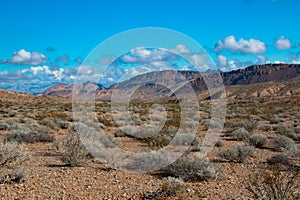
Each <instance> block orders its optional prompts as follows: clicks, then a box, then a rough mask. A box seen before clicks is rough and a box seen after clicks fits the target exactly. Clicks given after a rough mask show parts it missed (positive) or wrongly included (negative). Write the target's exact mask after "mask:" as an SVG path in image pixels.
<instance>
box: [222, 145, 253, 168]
mask: <svg viewBox="0 0 300 200" xmlns="http://www.w3.org/2000/svg"><path fill="white" fill-rule="evenodd" d="M253 151H254V150H253V147H251V146H248V145H239V144H237V145H235V146H233V147H231V148H229V149H227V150H224V151H221V152H220V153H219V154H218V156H219V157H221V158H223V159H225V160H228V161H231V162H238V163H243V162H244V161H245V159H246V158H247V157H248V156H253Z"/></svg>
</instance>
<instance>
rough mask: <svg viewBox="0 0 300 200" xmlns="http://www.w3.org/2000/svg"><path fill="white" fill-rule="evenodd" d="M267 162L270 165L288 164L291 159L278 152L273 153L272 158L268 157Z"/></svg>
mask: <svg viewBox="0 0 300 200" xmlns="http://www.w3.org/2000/svg"><path fill="white" fill-rule="evenodd" d="M267 163H268V164H270V165H278V164H282V165H288V164H290V159H289V158H288V156H287V155H284V154H276V155H273V156H272V157H271V158H268V159H267Z"/></svg>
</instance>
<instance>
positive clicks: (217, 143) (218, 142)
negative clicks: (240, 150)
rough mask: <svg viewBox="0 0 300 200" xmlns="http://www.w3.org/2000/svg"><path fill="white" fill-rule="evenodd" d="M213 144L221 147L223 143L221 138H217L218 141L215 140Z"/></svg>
mask: <svg viewBox="0 0 300 200" xmlns="http://www.w3.org/2000/svg"><path fill="white" fill-rule="evenodd" d="M215 146H216V147H222V146H224V143H223V141H222V140H218V141H217V142H216V144H215Z"/></svg>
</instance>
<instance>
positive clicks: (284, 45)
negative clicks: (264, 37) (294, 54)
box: [274, 35, 292, 50]
mask: <svg viewBox="0 0 300 200" xmlns="http://www.w3.org/2000/svg"><path fill="white" fill-rule="evenodd" d="M274 46H275V47H276V48H277V49H279V50H285V49H290V48H292V44H291V41H290V40H289V39H287V38H285V36H283V35H282V36H280V37H279V38H278V39H277V40H276V41H275V43H274Z"/></svg>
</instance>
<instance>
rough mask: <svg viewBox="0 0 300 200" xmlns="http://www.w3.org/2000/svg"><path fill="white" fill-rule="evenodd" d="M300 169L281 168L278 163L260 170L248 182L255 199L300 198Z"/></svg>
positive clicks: (280, 199)
mask: <svg viewBox="0 0 300 200" xmlns="http://www.w3.org/2000/svg"><path fill="white" fill-rule="evenodd" d="M298 181H299V169H295V168H289V169H281V168H280V167H279V166H278V165H275V166H272V167H271V168H270V169H264V170H260V171H259V172H257V173H255V174H254V175H253V176H252V177H250V183H249V182H246V188H247V189H248V191H250V193H251V197H252V198H253V199H271V200H273V199H274V200H288V199H291V200H292V199H299V196H300V193H299V190H298V187H299V182H298Z"/></svg>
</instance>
